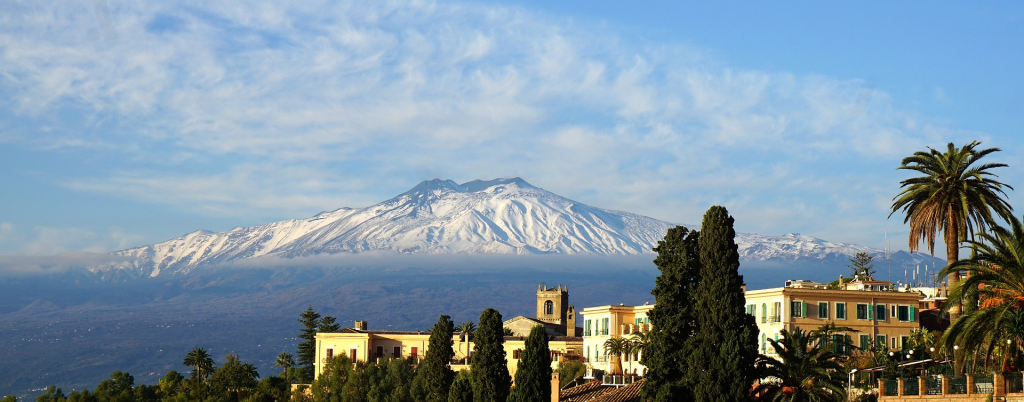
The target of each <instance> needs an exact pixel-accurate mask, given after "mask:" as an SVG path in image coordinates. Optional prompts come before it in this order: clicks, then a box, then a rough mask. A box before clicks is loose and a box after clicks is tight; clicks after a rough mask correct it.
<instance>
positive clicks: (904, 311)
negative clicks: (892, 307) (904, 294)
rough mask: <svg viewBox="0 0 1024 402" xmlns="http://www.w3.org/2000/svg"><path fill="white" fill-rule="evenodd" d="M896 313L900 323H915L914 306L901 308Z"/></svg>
mask: <svg viewBox="0 0 1024 402" xmlns="http://www.w3.org/2000/svg"><path fill="white" fill-rule="evenodd" d="M896 313H897V318H898V319H899V320H900V321H914V307H912V306H899V307H898V308H897V309H896Z"/></svg>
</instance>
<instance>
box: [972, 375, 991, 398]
mask: <svg viewBox="0 0 1024 402" xmlns="http://www.w3.org/2000/svg"><path fill="white" fill-rule="evenodd" d="M992 388H993V379H992V376H991V375H979V376H975V377H974V393H975V394H987V393H989V392H992Z"/></svg>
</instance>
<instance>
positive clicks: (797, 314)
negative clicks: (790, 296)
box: [789, 301, 807, 318]
mask: <svg viewBox="0 0 1024 402" xmlns="http://www.w3.org/2000/svg"><path fill="white" fill-rule="evenodd" d="M790 307H791V308H790V310H789V312H790V316H791V317H793V318H802V317H807V302H800V301H795V302H792V303H790Z"/></svg>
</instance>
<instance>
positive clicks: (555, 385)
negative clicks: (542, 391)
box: [551, 372, 562, 402]
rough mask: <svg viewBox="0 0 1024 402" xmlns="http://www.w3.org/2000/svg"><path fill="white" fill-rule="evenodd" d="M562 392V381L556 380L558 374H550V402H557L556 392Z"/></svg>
mask: <svg viewBox="0 0 1024 402" xmlns="http://www.w3.org/2000/svg"><path fill="white" fill-rule="evenodd" d="M561 390H562V380H560V379H559V378H558V373H557V372H556V373H552V374H551V402H559V395H558V391H561Z"/></svg>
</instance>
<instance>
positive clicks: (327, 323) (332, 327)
mask: <svg viewBox="0 0 1024 402" xmlns="http://www.w3.org/2000/svg"><path fill="white" fill-rule="evenodd" d="M336 321H337V319H335V318H334V317H331V316H329V315H328V316H324V318H321V319H320V327H319V329H318V331H319V332H338V331H339V330H341V324H338V323H337V322H336Z"/></svg>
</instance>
